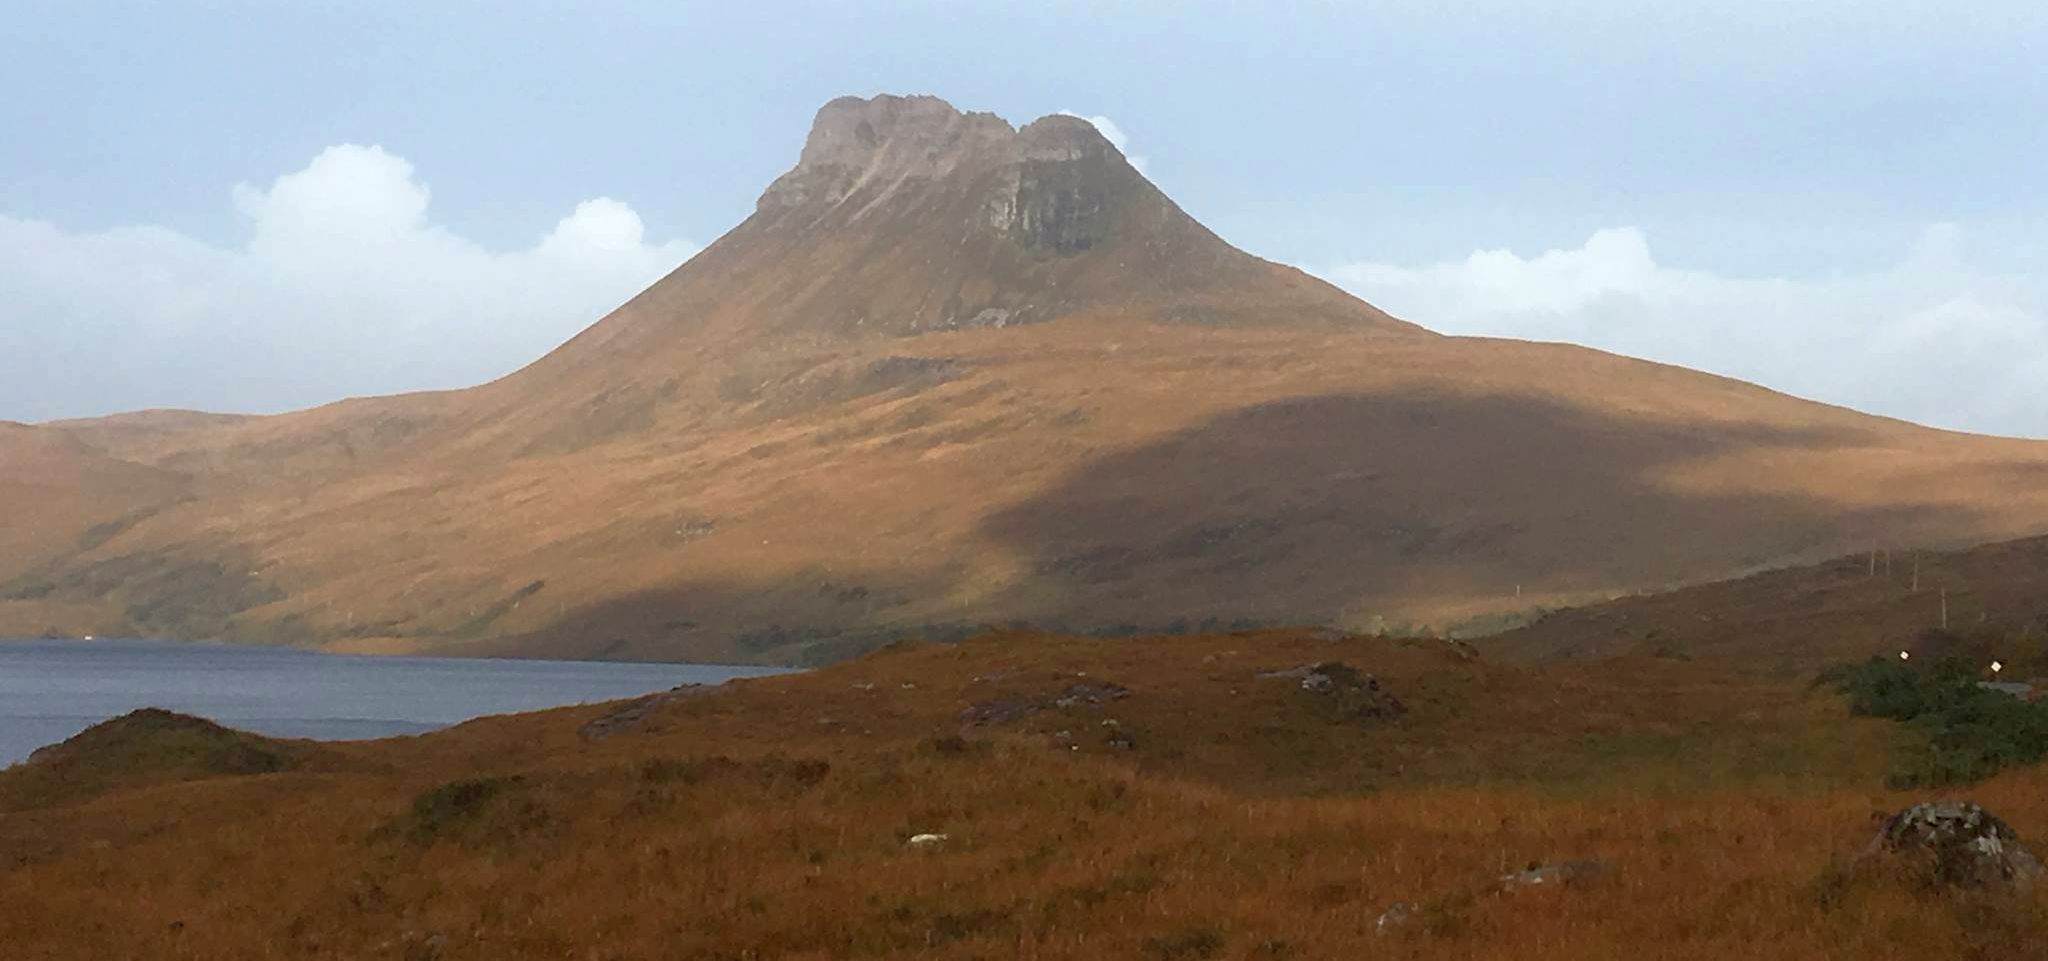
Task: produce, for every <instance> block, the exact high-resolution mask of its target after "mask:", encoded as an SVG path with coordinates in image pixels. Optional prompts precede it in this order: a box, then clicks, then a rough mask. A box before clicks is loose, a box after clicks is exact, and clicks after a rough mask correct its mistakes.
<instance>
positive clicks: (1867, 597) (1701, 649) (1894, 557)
mask: <svg viewBox="0 0 2048 961" xmlns="http://www.w3.org/2000/svg"><path fill="white" fill-rule="evenodd" d="M1479 643H1480V646H1481V647H1482V648H1483V649H1485V650H1486V651H1487V652H1488V653H1490V654H1494V655H1499V656H1505V657H1510V658H1519V659H1525V660H1528V659H1534V660H1573V659H1591V658H1608V657H1616V656H1626V655H1649V656H1662V657H1683V658H1693V657H1704V658H1730V659H1735V660H1739V661H1746V662H1749V664H1750V665H1751V666H1752V667H1753V669H1755V670H1758V671H1765V672H1777V673H1803V672H1806V671H1810V670H1812V669H1814V668H1817V667H1823V666H1828V665H1831V664H1843V663H1852V662H1855V661H1859V660H1863V659H1865V658H1869V657H1871V656H1873V655H1882V656H1885V657H1890V656H1892V655H1893V654H1894V653H1895V652H1897V651H1902V650H1904V651H1920V652H1923V653H1930V654H1936V655H1939V654H1945V653H1961V652H1969V653H1972V654H1980V655H1982V656H1983V657H1984V658H1985V659H1986V660H1987V661H1988V660H1989V659H1991V658H1997V659H2000V660H2002V661H2003V662H2004V663H2005V664H2006V665H2007V666H2008V667H2009V668H2010V669H2011V670H2012V674H2011V675H2010V678H2011V679H2017V680H2025V679H2027V678H2029V677H2033V676H2037V675H2038V676H2048V537H2032V538H2026V539H2023V540H2017V541H2008V542H2004V543H1998V544H1986V545H1983V546H1980V547H1974V548H1971V549H1968V550H1962V551H1926V552H1920V551H1906V552H1900V551H1890V552H1880V553H1877V554H1875V555H1873V554H1871V553H1860V554H1856V555H1853V556H1849V557H1842V558H1836V559H1834V560H1831V561H1827V562H1824V563H1820V564H1814V565H1808V566H1801V567H1793V568H1786V569H1783V570H1776V571H1771V572H1768V573H1763V574H1756V575H1753V576H1750V577H1744V578H1738V579H1735V580H1729V581H1721V582H1716V583H1712V584H1702V585H1698V586H1695V587H1689V588H1685V589H1683V590H1678V591H1671V592H1668V593H1662V594H1650V595H1644V596H1636V597H1624V598H1620V599H1617V600H1613V601H1609V602H1607V603H1604V604H1595V605H1590V606H1587V607H1582V608H1575V609H1571V610H1563V611H1558V612H1556V613H1553V614H1549V615H1546V616H1544V617H1543V618H1541V619H1540V620H1538V621H1537V622H1536V623H1534V624H1530V625H1528V626H1527V627H1523V628H1519V629H1517V630H1513V631H1509V632H1506V633H1504V634H1501V635H1500V636H1498V637H1492V638H1488V639H1486V640H1484V641H1481V642H1479Z"/></svg>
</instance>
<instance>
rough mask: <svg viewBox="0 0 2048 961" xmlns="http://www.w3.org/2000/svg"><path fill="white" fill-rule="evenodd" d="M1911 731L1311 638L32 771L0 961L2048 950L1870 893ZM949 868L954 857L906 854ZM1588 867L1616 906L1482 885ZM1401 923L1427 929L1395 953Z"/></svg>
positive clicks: (1713, 666)
mask: <svg viewBox="0 0 2048 961" xmlns="http://www.w3.org/2000/svg"><path fill="white" fill-rule="evenodd" d="M1331 662H1341V664H1343V665H1345V666H1346V667H1348V668H1350V669H1351V670H1350V671H1346V670H1343V669H1340V668H1337V667H1332V666H1329V665H1330V664H1331ZM1317 665H1321V666H1320V667H1316V666H1317ZM1304 666H1308V667H1310V670H1309V671H1302V670H1300V669H1301V668H1303V667H1304ZM1311 673H1320V675H1321V676H1324V677H1329V678H1333V679H1334V680H1333V681H1332V682H1331V683H1332V686H1331V687H1329V688H1328V689H1321V690H1319V689H1318V688H1320V687H1322V685H1321V682H1314V681H1309V680H1308V675H1309V674H1311ZM1368 676H1369V680H1368ZM1112 722H1113V723H1112ZM580 732H587V734H598V733H600V732H602V736H595V737H592V736H587V734H586V733H580ZM144 733H145V734H147V732H146V731H145V732H144ZM1912 738H1913V734H1912V732H1911V730H1910V729H1909V728H1907V727H1903V726H1900V725H1897V724H1894V723H1892V722H1889V721H1885V720H1881V719H1877V718H1859V717H1853V716H1851V714H1850V712H1849V710H1848V705H1847V704H1846V703H1845V701H1844V699H1843V698H1842V697H1840V696H1839V695H1836V694H1834V693H1833V692H1832V691H1831V690H1830V689H1828V688H1825V687H1820V688H1817V687H1815V686H1813V685H1812V684H1811V683H1810V680H1809V679H1790V680H1784V679H1773V678H1767V677H1760V676H1758V675H1756V674H1753V673H1748V672H1745V671H1743V670H1741V669H1740V668H1739V666H1738V665H1736V664H1731V663H1729V662H1725V661H1716V660H1712V659H1698V660H1691V661H1685V660H1677V659H1672V658H1624V659H1615V660H1599V661H1586V662H1574V663H1559V664H1551V665H1538V666H1521V665H1512V664H1502V663H1495V662H1494V661H1493V660H1491V659H1489V658H1487V657H1485V656H1477V657H1475V656H1474V655H1473V652H1472V651H1471V650H1470V649H1468V648H1465V647H1463V646H1462V645H1458V644H1454V643H1450V642H1442V641H1398V640H1367V639H1355V638H1344V637H1337V636H1333V635H1318V634H1313V633H1301V632H1266V633H1260V634H1235V635H1205V636H1189V637H1179V638H1154V639H1135V640H1114V641H1111V640H1090V639H1080V638H1064V637H1044V636H1034V637H1020V636H1006V637H991V638H985V639H979V640H975V641H970V642H967V643H964V644H959V645H949V646H923V645H908V646H900V647H897V648H893V649H890V650H887V651H884V652H881V653H878V654H875V655H871V656H869V657H866V658H863V659H860V660H857V661H853V662H850V663H846V664H842V665H839V666H837V667H833V668H829V669H825V670H821V671H816V672H813V673H809V674H804V675H796V676H786V677H778V678H769V679H757V680H749V681H743V682H736V683H734V684H733V685H730V686H728V687H725V688H721V689H717V690H713V691H706V692H698V693H685V694H678V695H676V696H672V697H669V698H666V699H664V700H661V701H660V702H658V703H640V704H625V705H605V706H593V707H587V708H577V709H570V710H561V711H554V712H548V713H543V714H538V715H528V716H519V717H508V718H498V719H490V720H484V721H477V722H473V723H470V724H467V725H464V726H462V727H460V728H456V729H454V730H451V731H448V732H444V733H441V734H437V735H431V736H427V737H421V738H414V739H403V740H394V741H387V742H374V743H368V744H360V745H337V746H331V747H328V748H325V749H323V751H322V752H321V755H320V757H319V758H317V759H315V760H311V761H307V762H305V763H301V764H298V765H297V766H293V767H290V768H289V769H273V770H268V771H265V770H257V769H252V768H253V767H254V766H249V765H241V766H228V767H224V768H215V769H214V770H213V771H212V773H210V774H208V773H205V772H203V771H194V770H192V769H190V768H189V767H187V768H179V769H178V770H179V771H181V772H182V773H180V774H179V776H178V777H177V778H175V779H166V777H165V776H163V775H161V774H158V775H150V776H147V777H144V778H143V779H142V780H141V781H139V782H138V783H136V784H134V785H132V786H121V785H105V786H102V787H99V788H96V789H94V791H93V792H91V793H89V794H86V795H83V796H80V795H73V796H69V797H66V798H63V799H61V800H59V801H56V802H49V801H39V802H35V803H24V802H23V801H22V800H21V798H22V795H21V794H20V793H19V790H18V788H19V786H20V785H22V784H25V783H31V782H33V780H34V779H35V778H37V777H39V776H40V775H39V774H38V773H37V771H38V765H39V764H44V763H48V761H47V759H46V760H45V761H39V762H34V763H31V764H30V765H28V766H27V767H25V768H21V769H16V770H12V771H9V772H6V773H4V774H0V898H4V899H5V901H6V903H7V904H8V905H9V906H10V910H9V911H7V912H5V913H4V914H0V943H6V944H8V945H10V946H13V947H14V948H15V949H16V950H19V951H25V952H26V954H25V956H28V957H36V958H49V959H68V958H95V959H97V958H105V957H122V956H147V957H163V958H207V959H233V958H267V957H280V956H289V957H296V958H351V959H357V958H406V959H411V958H441V959H456V958H476V959H485V958H489V959H519V958H560V957H578V958H618V959H627V958H646V957H701V958H763V959H765V958H894V957H900V958H909V957H919V958H928V957H937V958H990V957H1035V958H1104V957H1113V958H1145V959H1192V958H1267V957H1293V958H1323V957H1351V956H1358V955H1361V954H1367V955H1384V956H1389V957H1406V958H1439V957H1440V958H1496V957H1498V958H1509V957H1513V958H1532V957H1533V958H1637V957H1644V956H1657V957H1673V958H1689V957H1697V958H1720V957H1725V956H1727V955H1728V954H1729V953H1730V952H1740V953H1742V954H1743V955H1744V956H1748V957H1771V958H1776V957H1783V958H1811V957H1870V958H1923V957H1933V956H1941V957H1986V958H1990V957H2017V956H2023V955H2024V953H2025V952H2026V951H2027V950H2029V946H2030V945H2032V944H2034V943H2037V941H2038V939H2039V938H2041V937H2043V936H2044V935H2048V903H2044V902H2043V901H2042V899H2041V896H2040V895H2037V894H2021V895H2005V894H1997V893H1989V892H1986V893H1942V892H1939V891H1934V890H1928V889H1924V888H1922V887H1920V886H1918V884H1917V883H1916V882H1914V881H1913V880H1912V879H1911V878H1910V877H1907V876H1905V875H1902V874H1898V873H1895V872H1892V871H1888V870H1886V869H1884V868H1882V867H1880V866H1875V865H1868V864H1865V865H1862V866H1858V865H1857V864H1856V863H1855V862H1854V860H1853V859H1854V856H1855V854H1856V853H1857V851H1858V850H1859V849H1860V848H1861V847H1862V845H1863V844H1864V843H1865V841H1867V839H1868V838H1869V836H1870V834H1871V831H1872V815H1873V814H1875V813H1878V812H1882V811H1887V810H1891V809H1896V808H1899V807H1903V806H1905V805H1906V804H1907V803H1909V802H1911V801H1913V800H1917V799H1919V798H1920V797H1922V795H1920V794H1917V793H1907V792H1896V791H1890V790H1887V789H1886V788H1885V787H1884V773H1885V771H1886V768H1887V764H1888V758H1890V757H1891V756H1892V755H1893V752H1895V751H1899V750H1910V749H1911V748H1912V747H1913V744H1912V743H1911V741H1912ZM119 740H120V741H121V743H123V744H125V745H128V747H124V748H123V749H124V750H128V749H131V748H132V746H133V744H134V738H133V737H125V738H121V739H119ZM273 750H274V752H275V753H276V754H277V755H278V756H287V755H290V754H291V752H293V751H298V750H302V748H297V747H293V746H290V745H280V746H278V747H276V748H274V749H273ZM85 751H86V747H85V746H80V747H79V748H77V749H75V750H69V751H66V752H62V753H60V754H59V757H60V758H62V759H67V761H66V762H67V763H76V759H77V757H78V755H80V754H81V753H84V752H85ZM2043 787H2048V780H2044V775H2043V774H2042V773H2041V772H2039V771H2038V770H2032V769H2028V770H2022V771H2018V772H2014V773H2008V774H2005V775H2002V776H2000V777H1999V778H1997V779H1995V780H1993V781H1991V782H1989V783H1986V784H1981V785H1977V786H1975V787H1973V788H1971V789H1970V792H1969V793H1970V795H1971V796H1973V797H1975V798H1977V799H1979V800H1981V801H1982V802H1983V803H1985V804H1986V805H1987V806H1989V807H1990V808H1992V809H1993V810H1994V811H1996V812H1997V813H1999V814H2000V815H2002V816H2004V817H2005V818H2007V819H2008V820H2010V821H2011V822H2012V823H2013V824H2014V825H2015V826H2016V827H2017V828H2018V830H2019V831H2020V832H2021V834H2022V836H2023V837H2024V838H2026V839H2029V840H2034V841H2037V842H2038V841H2039V840H2041V839H2048V802H2044V801H2043V798H2044V797H2048V793H2044V792H2043V790H2042V788H2043ZM927 833H931V834H943V835H946V838H945V840H943V841H937V842H932V843H923V844H916V843H912V842H911V838H913V837H915V836H917V835H920V834H927ZM1571 859H1596V860H1598V861H1600V862H1602V863H1603V864H1604V866H1605V871H1604V872H1603V873H1602V874H1601V875H1600V876H1599V877H1597V878H1594V879H1591V880H1589V881H1588V882H1586V883H1584V884H1573V885H1567V886H1565V887H1564V888H1562V889H1558V890H1522V891H1511V892H1502V891H1500V890H1498V880H1497V879H1498V878H1499V877H1500V876H1501V875H1503V874H1505V873H1509V872H1512V871H1514V870H1517V869H1519V868H1522V867H1525V866H1527V865H1528V864H1529V863H1530V862H1546V863H1554V862H1558V861H1564V860H1571ZM1397 901H1400V902H1407V903H1409V904H1411V905H1413V912H1412V917H1413V920H1412V921H1411V922H1409V923H1408V924H1406V925H1402V926H1399V927H1397V928H1396V929H1394V930H1393V931H1392V932H1391V933H1389V934H1386V935H1381V934H1379V933H1378V928H1377V919H1378V918H1379V917H1380V915H1381V914H1382V912H1384V911H1385V910H1386V909H1387V908H1388V907H1389V906H1390V905H1392V904H1393V903H1394V902H1397Z"/></svg>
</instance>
